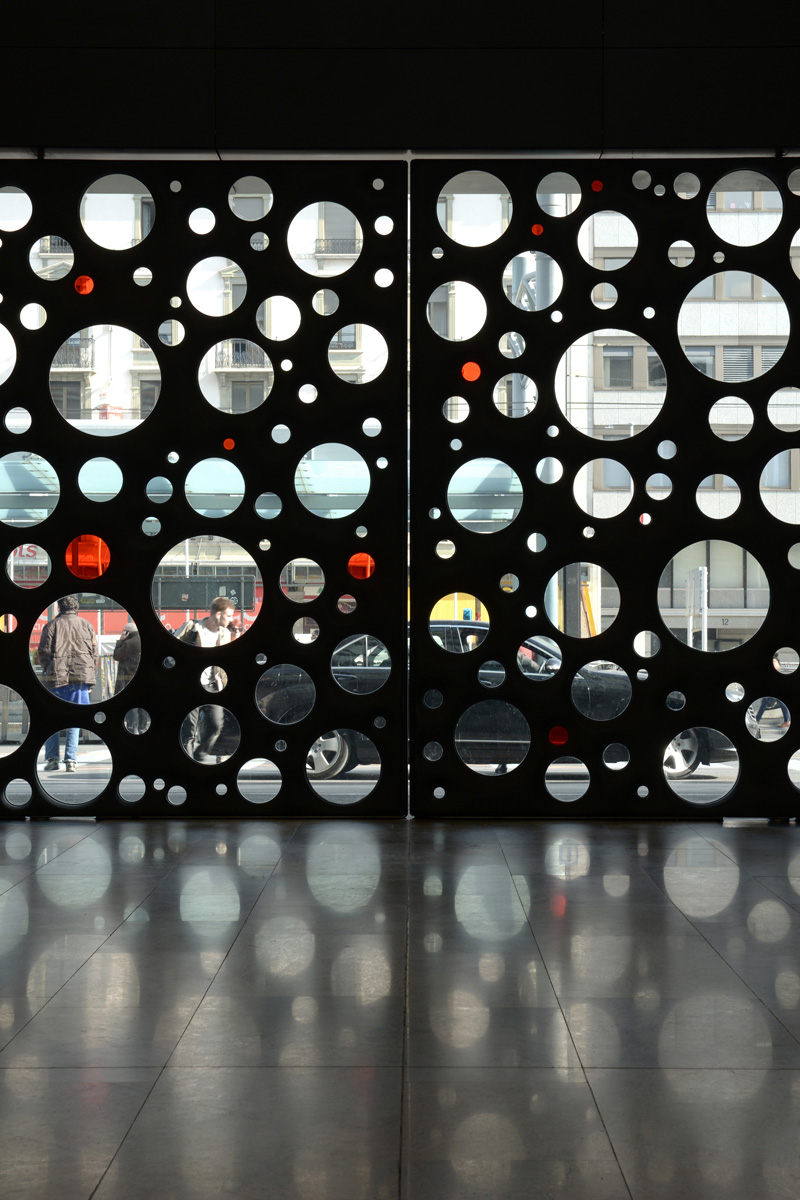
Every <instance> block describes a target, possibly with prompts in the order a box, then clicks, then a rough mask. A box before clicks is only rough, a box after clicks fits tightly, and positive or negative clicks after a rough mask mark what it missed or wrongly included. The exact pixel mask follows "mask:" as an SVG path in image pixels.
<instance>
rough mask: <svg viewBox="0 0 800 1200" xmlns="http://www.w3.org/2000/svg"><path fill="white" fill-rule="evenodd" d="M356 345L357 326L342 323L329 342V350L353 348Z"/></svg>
mask: <svg viewBox="0 0 800 1200" xmlns="http://www.w3.org/2000/svg"><path fill="white" fill-rule="evenodd" d="M357 345H358V337H357V326H355V325H343V326H342V328H341V329H340V330H339V335H338V337H336V338H335V339H334V340H333V341H332V342H331V343H330V348H331V350H355V349H356V348H357Z"/></svg>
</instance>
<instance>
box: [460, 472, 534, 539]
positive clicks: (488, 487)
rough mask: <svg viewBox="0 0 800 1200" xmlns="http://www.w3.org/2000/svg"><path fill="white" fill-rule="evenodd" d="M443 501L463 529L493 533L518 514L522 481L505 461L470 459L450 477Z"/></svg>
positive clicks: (520, 503)
mask: <svg viewBox="0 0 800 1200" xmlns="http://www.w3.org/2000/svg"><path fill="white" fill-rule="evenodd" d="M447 503H448V506H449V508H450V512H451V513H452V515H453V516H454V517H455V519H456V521H458V523H459V525H461V526H462V527H463V528H464V529H468V530H471V531H472V532H473V533H495V532H497V530H499V529H505V528H506V527H507V526H508V525H510V524H511V522H512V521H513V520H514V519H515V518H516V516H517V514H518V513H519V511H520V508H521V507H522V483H521V482H520V478H519V476H518V475H517V473H516V471H514V470H512V468H511V467H509V466H508V465H507V464H506V463H504V462H500V461H499V460H498V459H495V458H474V459H471V460H470V461H469V462H466V463H464V464H463V465H462V466H460V467H459V468H458V470H457V471H456V472H455V473H454V474H453V476H452V477H451V479H450V483H449V484H448V488H447Z"/></svg>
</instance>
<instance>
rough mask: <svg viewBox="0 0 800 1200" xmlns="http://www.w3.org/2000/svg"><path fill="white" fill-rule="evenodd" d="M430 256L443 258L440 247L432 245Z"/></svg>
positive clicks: (442, 251)
mask: <svg viewBox="0 0 800 1200" xmlns="http://www.w3.org/2000/svg"><path fill="white" fill-rule="evenodd" d="M431 257H432V258H444V250H443V249H442V247H441V246H434V248H433V250H431Z"/></svg>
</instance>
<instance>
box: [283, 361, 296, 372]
mask: <svg viewBox="0 0 800 1200" xmlns="http://www.w3.org/2000/svg"><path fill="white" fill-rule="evenodd" d="M293 366H294V363H293V362H292V360H291V359H290V358H282V359H281V370H282V371H291V369H292V367H293Z"/></svg>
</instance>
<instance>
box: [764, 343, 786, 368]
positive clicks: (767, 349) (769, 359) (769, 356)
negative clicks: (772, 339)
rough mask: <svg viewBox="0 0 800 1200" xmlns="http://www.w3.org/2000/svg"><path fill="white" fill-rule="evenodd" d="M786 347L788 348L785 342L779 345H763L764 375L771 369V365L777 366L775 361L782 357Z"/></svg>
mask: <svg viewBox="0 0 800 1200" xmlns="http://www.w3.org/2000/svg"><path fill="white" fill-rule="evenodd" d="M785 349H786V345H785V344H783V345H777V346H762V347H761V374H762V375H763V374H764V372H765V371H769V369H770V368H771V367H774V366H775V363H776V362H777V361H778V359H779V358H780V357H781V355H782V354H783V352H784V350H785Z"/></svg>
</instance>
